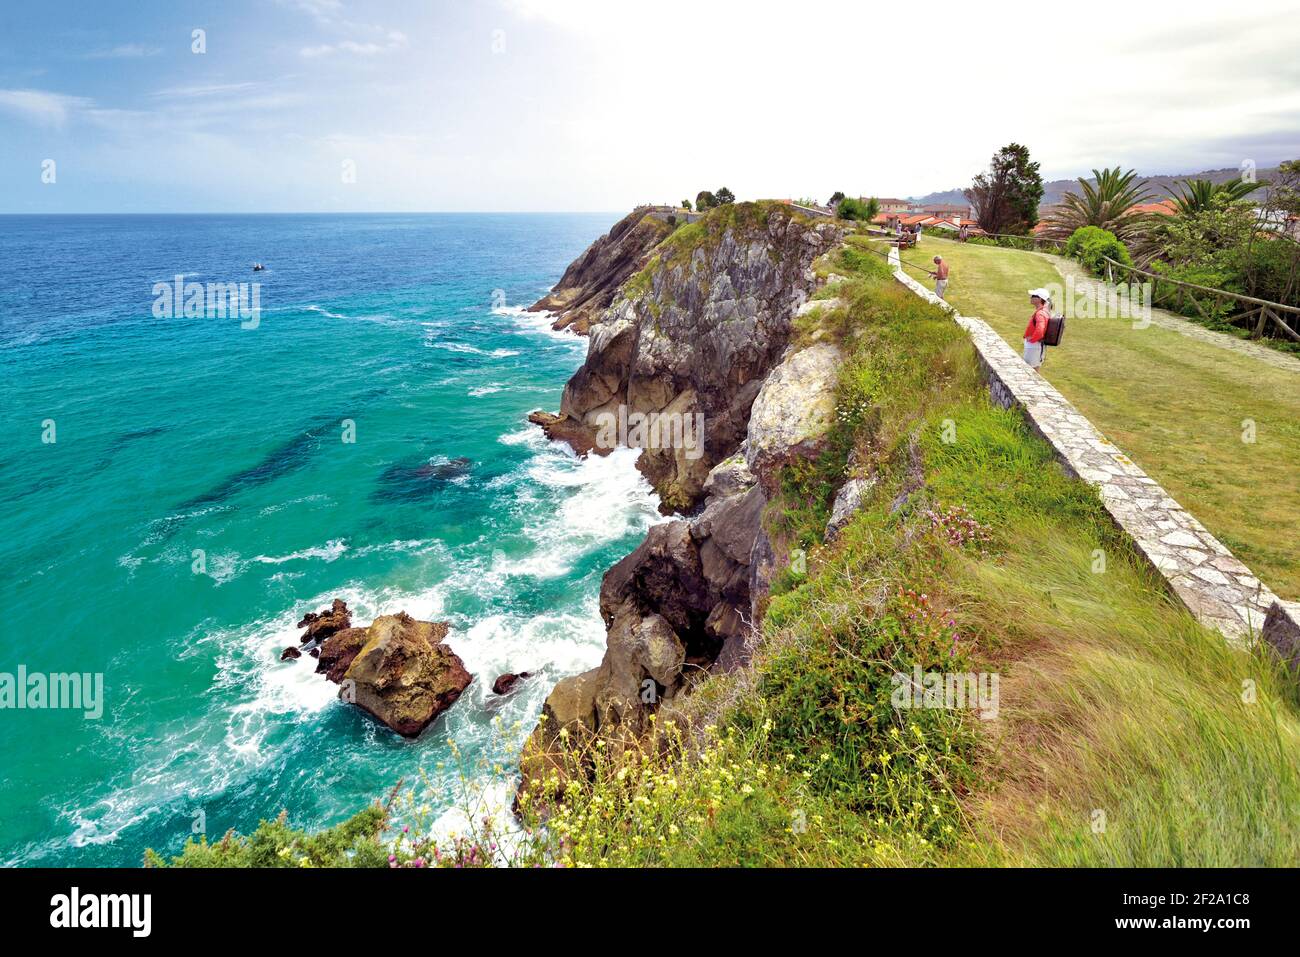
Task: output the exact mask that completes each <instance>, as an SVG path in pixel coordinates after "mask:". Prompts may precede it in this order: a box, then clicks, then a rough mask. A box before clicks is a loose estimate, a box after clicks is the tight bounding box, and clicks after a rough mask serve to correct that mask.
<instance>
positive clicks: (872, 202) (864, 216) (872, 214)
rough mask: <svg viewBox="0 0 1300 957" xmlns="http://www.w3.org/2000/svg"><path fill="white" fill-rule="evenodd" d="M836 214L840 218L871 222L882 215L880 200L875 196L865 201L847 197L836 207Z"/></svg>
mask: <svg viewBox="0 0 1300 957" xmlns="http://www.w3.org/2000/svg"><path fill="white" fill-rule="evenodd" d="M835 215H836V216H838V217H839V218H840V219H849V220H854V221H855V222H863V223H869V222H871V221H872V220H873V219H875V218H876V217H877V216H879V215H880V201H879V200H878V199H876V197H874V196H873V197H871V198H870V199H868V200H865V201H863V200H860V199H853V198H851V197H849V198H845V199H842V200H840V203H839V205H838V206H836V207H835Z"/></svg>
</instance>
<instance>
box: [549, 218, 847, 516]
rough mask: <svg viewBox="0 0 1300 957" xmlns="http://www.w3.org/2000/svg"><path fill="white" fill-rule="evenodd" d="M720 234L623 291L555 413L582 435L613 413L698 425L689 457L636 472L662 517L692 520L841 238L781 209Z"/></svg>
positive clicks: (660, 452) (662, 259) (668, 456)
mask: <svg viewBox="0 0 1300 957" xmlns="http://www.w3.org/2000/svg"><path fill="white" fill-rule="evenodd" d="M702 222H703V223H704V224H705V225H707V224H708V219H705V220H703V221H702ZM718 228H720V229H721V232H720V233H719V234H717V235H709V236H708V237H707V238H705V239H703V240H701V241H700V242H699V243H698V244H697V245H696V246H695V247H694V248H693V249H692V250H690V251H689V255H686V254H685V251H681V250H675V249H674V248H673V247H672V245H671V243H665V245H664V246H663V247H661V248H660V250H659V251H658V253H657V255H656V256H655V257H652V258H651V260H650V264H649V265H648V266H647V267H646V268H647V270H648V272H647V273H646V274H645V276H646V277H647V279H646V281H638V282H637V283H634V284H631V286H630V287H629V286H624V287H623V289H622V291H621V292H620V295H619V297H617V298H615V300H614V301H613V303H612V304H611V305H610V307H609V308H608V309H606V310H605V311H604V312H603V313H602V314H601V316H600V317H599V321H598V322H597V323H596V324H594V325H593V326H592V328H591V345H590V347H589V348H588V352H587V359H586V362H585V363H584V365H583V367H582V368H581V369H580V370H579V371H578V372H577V373H576V374H575V375H574V376H573V378H572V379H571V380H570V381H569V384H568V386H567V387H566V388H565V391H564V399H563V402H562V404H561V414H562V415H563V416H565V417H567V418H570V419H573V420H576V421H577V422H580V423H583V424H585V425H587V426H588V427H589V428H595V427H596V426H597V424H598V422H599V420H600V419H601V417H602V416H603V415H606V414H617V412H618V410H619V408H620V406H622V407H625V409H626V412H627V413H628V414H629V415H630V414H633V413H641V414H650V413H676V414H680V415H683V416H694V415H697V414H698V415H702V416H703V441H702V443H701V445H702V447H701V448H699V449H697V450H694V451H695V454H683V450H682V449H679V448H647V449H646V450H645V451H644V452H643V453H642V455H641V458H640V460H639V462H638V468H640V469H641V471H642V472H643V473H644V474H645V475H646V477H647V478H648V479H649V480H650V482H651V484H653V485H654V486H655V488H656V490H657V491H658V492H659V495H660V498H661V499H662V500H663V503H664V505H663V510H664V512H665V513H671V512H673V511H682V512H689V511H690V510H691V509H693V508H694V507H695V506H696V505H697V504H698V503H699V502H700V500H701V499H702V498H703V496H704V482H705V480H706V479H707V478H708V475H709V472H710V470H711V469H712V468H713V466H715V465H716V464H717V463H718V462H720V461H721V460H722V459H723V458H725V457H727V456H728V455H731V454H732V453H733V452H734V451H735V450H736V447H737V446H738V445H739V444H740V442H741V441H742V440H743V439H744V437H745V433H746V428H747V426H748V423H749V416H750V407H751V406H752V405H753V403H754V400H755V398H756V397H757V395H758V392H759V388H760V387H761V385H762V382H763V379H764V378H765V377H766V376H767V373H768V372H769V371H770V370H771V369H772V368H773V367H774V366H775V365H776V364H777V362H778V361H779V359H780V357H781V355H782V354H783V352H784V351H785V348H786V345H787V343H788V341H789V336H790V323H791V320H792V319H793V317H794V315H795V312H796V310H797V309H798V308H799V307H800V306H801V305H802V304H803V303H804V302H805V300H806V299H807V297H808V294H809V293H810V292H811V291H812V289H813V287H814V285H815V280H814V277H813V276H812V272H811V269H810V266H811V264H812V261H813V260H814V259H815V258H816V257H817V256H818V255H820V254H822V253H823V252H826V251H827V250H829V249H831V248H833V247H834V246H835V245H836V244H837V243H838V242H839V241H840V238H841V234H842V231H841V229H840V228H839V227H836V226H835V225H833V224H831V223H825V222H824V223H817V224H812V223H809V222H807V221H805V220H802V219H799V218H795V216H794V215H793V214H792V213H791V212H789V211H788V210H785V209H783V208H776V209H772V210H770V211H768V212H767V213H766V221H765V222H764V221H763V220H762V218H761V217H759V216H758V215H757V213H756V212H755V211H753V210H750V211H741V210H738V211H737V212H736V218H735V220H734V222H733V224H732V225H728V226H726V227H725V228H724V227H718ZM602 327H604V328H602Z"/></svg>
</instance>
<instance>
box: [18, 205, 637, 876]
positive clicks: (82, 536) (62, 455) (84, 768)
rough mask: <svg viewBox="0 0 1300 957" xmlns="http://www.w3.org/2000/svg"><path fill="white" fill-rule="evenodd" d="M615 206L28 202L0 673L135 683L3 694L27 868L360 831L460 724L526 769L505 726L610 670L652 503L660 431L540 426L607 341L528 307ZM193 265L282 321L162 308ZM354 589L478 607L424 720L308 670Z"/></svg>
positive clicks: (421, 608)
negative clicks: (650, 466) (184, 207)
mask: <svg viewBox="0 0 1300 957" xmlns="http://www.w3.org/2000/svg"><path fill="white" fill-rule="evenodd" d="M616 218H617V217H616V216H614V215H590V214H546V215H495V214H483V215H457V214H427V215H302V216H298V215H276V216H218V215H212V216H62V217H0V409H3V417H2V422H0V428H2V429H3V432H2V435H0V439H2V441H0V608H3V609H4V614H5V620H6V622H7V624H8V628H7V629H6V630H7V635H6V637H5V639H4V642H3V647H0V672H7V673H11V674H12V673H15V672H16V669H17V668H18V666H19V665H24V666H26V668H27V669H28V671H29V672H81V673H92V674H93V673H102V674H103V676H104V677H103V681H104V714H103V716H102V718H100V719H98V720H94V719H88V718H86V717H85V716H84V715H83V714H82V713H80V712H74V711H66V710H64V711H58V710H39V711H37V710H21V711H20V710H0V722H3V734H0V767H3V769H4V773H3V776H2V780H0V862H3V863H28V864H36V863H40V864H82V865H134V864H137V863H139V861H140V859H141V855H142V853H143V850H144V849H145V848H146V847H153V848H155V849H157V850H159V851H162V852H164V853H176V852H178V851H179V849H180V847H181V845H182V844H183V842H184V840H185V839H186V838H187V837H188V836H190V835H191V833H192V832H193V830H194V829H195V822H196V821H201V822H202V824H203V828H204V830H205V831H206V833H207V834H208V836H209V837H214V838H215V837H219V836H220V835H221V834H222V833H224V832H225V831H226V830H227V829H229V828H236V829H239V830H241V831H248V830H250V829H251V828H253V827H254V826H255V825H256V823H257V822H258V820H259V819H261V818H267V817H274V816H275V815H276V814H278V813H279V812H280V811H281V810H282V809H285V810H287V811H288V813H289V817H290V820H291V821H292V822H293V823H294V824H297V825H302V826H307V827H317V826H322V825H325V824H329V823H333V822H337V821H339V820H342V819H343V818H345V817H346V816H348V815H349V814H350V813H352V812H354V811H356V810H358V809H360V808H361V807H363V806H364V805H365V804H366V803H368V802H369V801H371V800H372V799H374V798H376V797H378V796H381V795H382V794H383V793H384V792H385V791H386V789H388V788H390V787H391V786H392V785H393V784H395V783H396V781H397V780H398V779H399V778H405V779H406V781H407V782H408V784H409V783H410V782H411V781H413V780H416V779H417V777H418V775H419V773H420V772H421V771H423V773H425V774H428V775H429V776H430V777H431V778H432V779H434V780H435V782H438V783H441V782H444V781H446V782H450V781H451V779H452V777H453V776H454V775H455V773H456V772H455V770H454V766H453V765H450V764H448V766H446V767H443V768H439V767H438V764H439V763H440V762H444V763H445V762H447V759H448V754H449V742H450V741H452V740H454V741H455V742H456V743H457V745H458V746H459V747H460V749H461V750H462V752H464V753H465V755H466V756H467V759H468V760H470V761H473V760H474V759H475V758H476V757H479V756H485V755H486V756H489V757H490V758H492V759H495V758H496V757H497V756H498V755H497V753H496V752H497V751H499V746H498V745H497V744H495V743H493V741H492V738H493V733H492V730H491V727H490V722H491V719H492V718H493V717H497V716H499V717H501V719H502V721H503V722H504V723H505V724H506V725H511V724H513V723H514V722H522V725H523V727H524V728H525V730H526V728H527V727H528V726H530V725H531V723H532V722H533V720H534V719H535V717H536V715H537V713H538V711H539V710H540V707H541V703H542V701H543V699H544V698H545V695H546V693H547V692H548V691H549V689H550V687H551V685H552V684H553V683H554V681H555V680H556V679H557V678H559V677H562V676H563V675H566V674H571V673H574V672H576V671H579V670H582V669H583V668H586V667H590V666H591V665H593V664H594V663H596V662H598V661H599V659H600V656H601V653H602V651H603V647H604V637H603V635H604V633H603V628H602V626H601V623H600V620H599V617H598V615H597V611H596V596H597V591H598V588H599V582H600V577H601V575H602V574H603V572H604V570H605V569H606V568H607V567H608V566H609V565H610V564H611V563H612V562H614V561H616V560H617V559H618V558H619V557H621V556H622V555H623V554H625V553H627V552H628V551H630V550H631V549H632V548H633V547H635V545H636V544H637V542H638V541H639V540H640V537H641V536H642V534H643V533H644V531H645V529H646V528H647V527H648V526H649V525H650V524H651V523H653V522H654V521H656V520H657V515H656V512H655V508H654V505H655V502H654V498H653V495H652V493H651V491H650V489H649V487H648V486H647V485H646V484H645V483H644V481H643V480H641V478H640V476H639V475H638V474H637V473H636V471H635V469H634V468H633V458H632V455H633V453H630V452H628V451H626V450H623V451H620V452H618V453H615V454H614V455H612V456H610V457H609V458H606V459H599V458H593V459H591V460H587V461H580V460H578V459H576V458H574V457H573V456H572V455H571V454H569V453H568V452H567V451H565V450H563V449H561V448H558V447H555V446H552V445H550V444H549V443H546V442H545V441H544V440H543V439H542V438H541V437H540V435H539V434H538V433H537V431H536V430H535V429H533V428H531V427H530V426H529V425H528V423H527V422H526V420H525V416H526V414H527V413H528V412H529V411H530V410H532V409H535V408H549V409H554V408H556V407H558V404H559V398H560V392H561V390H562V387H563V384H564V382H565V381H566V379H567V378H568V376H569V375H570V374H571V373H572V372H573V370H574V369H575V368H576V367H577V366H578V365H579V364H580V362H581V360H582V356H583V355H584V353H585V340H583V339H580V338H577V337H575V336H569V335H565V334H557V333H553V332H551V331H550V330H549V328H548V325H547V322H546V320H545V318H544V317H541V316H538V315H535V314H528V313H525V312H524V311H523V310H522V309H521V308H520V307H521V306H524V305H527V304H529V303H531V302H532V301H534V300H535V299H536V298H537V297H538V296H540V295H541V294H543V293H544V292H545V291H546V290H547V289H548V288H549V287H550V286H551V285H552V284H553V283H554V282H555V281H556V280H557V279H558V278H559V276H560V274H561V272H562V271H563V269H564V267H565V266H566V265H567V264H568V263H569V262H570V261H571V260H572V259H573V258H574V257H575V256H576V255H577V254H578V253H579V252H581V251H582V249H583V248H585V247H586V245H587V244H588V243H590V242H591V241H592V240H593V239H595V238H596V237H597V236H598V235H599V234H600V233H602V232H604V231H605V230H606V229H608V227H609V226H610V225H611V224H612V223H613V222H614V220H615V219H616ZM253 262H262V263H265V264H266V266H267V268H266V269H265V270H264V271H261V272H257V273H254V272H252V271H251V264H252V263H253ZM177 275H182V276H184V277H185V281H186V282H198V283H209V282H213V283H215V282H221V283H226V282H250V283H251V282H258V283H260V289H259V298H260V304H261V315H260V322H259V324H258V325H257V328H255V329H254V328H241V323H240V320H239V319H238V318H230V317H227V318H218V317H191V318H185V317H183V316H182V317H173V318H156V317H155V316H154V314H153V307H154V303H155V298H156V296H155V284H156V283H159V282H172V281H173V277H175V276H177ZM496 290H500V292H496V293H495V296H496V298H495V300H494V291H496ZM348 423H351V425H352V430H353V432H354V436H355V441H354V442H347V441H344V439H345V437H346V434H347V426H348ZM51 437H53V439H54V441H53V442H50V441H43V439H49V438H51ZM460 459H468V464H467V465H460V464H456V463H457V460H460ZM426 466H432V467H431V468H428V467H426ZM200 556H201V561H200V560H199V557H200ZM196 567H197V568H198V569H199V570H198V571H196V570H195V569H196ZM336 596H338V597H342V598H344V599H346V600H347V601H348V603H349V605H350V607H351V608H352V610H353V613H354V622H356V623H368V622H369V621H370V619H371V618H373V617H374V616H375V615H378V614H384V613H390V612H396V611H400V610H406V611H408V612H410V613H411V614H413V615H415V616H417V617H421V618H432V619H446V620H448V621H450V622H451V623H452V626H453V630H452V632H451V635H450V637H449V643H450V644H451V646H452V648H453V649H454V650H455V651H456V652H457V653H458V654H460V655H461V657H462V658H463V659H464V661H465V663H466V666H467V667H468V668H469V670H470V671H471V672H472V673H473V674H474V675H475V676H476V680H475V682H474V684H473V685H472V686H471V689H470V690H469V691H467V692H466V694H465V695H464V697H462V699H461V700H460V701H459V702H458V703H457V704H456V705H455V706H454V707H453V708H452V709H451V710H450V711H449V712H448V713H447V714H445V715H444V716H443V717H441V718H439V720H438V721H437V722H436V723H435V724H434V725H432V726H431V727H430V728H428V729H427V730H426V731H425V733H424V734H423V735H422V736H421V737H420V738H419V739H418V740H416V741H407V740H403V739H400V738H398V737H397V736H395V735H393V734H391V733H390V732H388V731H387V730H386V729H384V728H382V727H380V726H378V725H376V724H375V722H374V721H372V720H371V719H370V718H368V717H367V716H366V715H364V714H363V713H361V712H360V711H359V710H358V709H355V708H352V707H350V706H348V705H345V704H343V703H341V702H338V701H337V700H336V699H335V693H336V691H337V688H336V686H333V685H331V684H329V683H328V682H326V681H325V680H324V678H323V677H321V676H318V675H315V674H313V673H312V668H313V666H314V661H313V660H312V659H310V658H307V657H304V658H303V659H301V660H300V661H298V662H292V663H284V664H282V663H280V662H279V660H278V658H279V652H280V650H281V649H282V648H284V647H286V646H287V645H291V644H296V641H297V634H298V631H297V629H296V628H295V627H294V625H295V623H296V622H297V621H298V619H299V618H300V617H301V616H302V615H303V613H304V612H306V611H309V610H319V609H320V608H322V607H324V606H326V605H328V603H329V600H330V599H331V598H333V597H336ZM520 670H529V671H535V672H540V676H539V677H538V678H537V679H536V680H533V681H531V682H528V683H526V684H525V685H523V686H522V690H521V691H520V692H519V693H518V694H516V695H513V696H511V697H510V698H508V699H506V700H505V701H504V702H502V701H499V700H494V699H493V696H492V695H491V693H490V688H489V685H490V684H491V681H492V679H493V678H494V677H495V676H496V675H497V674H499V673H501V672H503V671H520ZM434 810H435V812H437V811H438V810H439V809H438V808H435V809H434Z"/></svg>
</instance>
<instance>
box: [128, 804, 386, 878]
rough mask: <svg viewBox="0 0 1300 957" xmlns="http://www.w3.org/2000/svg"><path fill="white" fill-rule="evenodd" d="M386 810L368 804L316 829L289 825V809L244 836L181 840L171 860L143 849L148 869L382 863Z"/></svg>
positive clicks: (383, 860)
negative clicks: (340, 822) (319, 829)
mask: <svg viewBox="0 0 1300 957" xmlns="http://www.w3.org/2000/svg"><path fill="white" fill-rule="evenodd" d="M386 820H387V812H386V811H385V809H384V808H383V807H382V806H380V805H378V804H375V805H372V806H370V807H368V808H366V809H365V810H364V811H361V812H360V813H358V814H356V815H354V816H352V817H351V818H349V819H348V820H346V821H344V822H343V823H342V824H339V825H337V826H335V827H332V828H328V829H326V830H323V831H317V832H315V833H311V832H307V831H302V830H298V829H296V828H293V827H290V826H289V818H288V814H287V813H282V814H281V815H280V816H279V817H277V818H276V819H275V820H273V821H263V822H262V823H261V824H259V825H258V826H257V830H255V831H254V832H253V833H252V834H250V835H248V836H247V837H245V836H241V835H239V834H236V833H235V832H234V831H231V832H229V833H227V834H226V835H225V836H224V837H222V838H221V839H220V840H219V841H215V842H209V841H208V839H207V838H206V837H200V838H199V839H198V840H197V841H196V840H193V839H190V840H187V841H186V842H185V846H184V848H182V850H181V853H180V854H179V855H176V856H175V857H172V858H171V859H170V860H168V859H167V858H165V857H163V855H161V854H159V853H158V852H157V851H154V850H152V849H150V850H147V851H145V856H144V863H145V866H146V867H381V866H383V865H384V864H385V863H386V862H387V860H388V848H387V846H386V844H384V843H383V830H384V825H385V822H386Z"/></svg>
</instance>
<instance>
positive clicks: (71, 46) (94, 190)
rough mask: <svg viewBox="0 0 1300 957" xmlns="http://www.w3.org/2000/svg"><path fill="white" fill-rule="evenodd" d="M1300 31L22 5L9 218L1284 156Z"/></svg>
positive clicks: (749, 8) (1252, 18) (898, 10)
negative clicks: (1010, 157) (1022, 161)
mask: <svg viewBox="0 0 1300 957" xmlns="http://www.w3.org/2000/svg"><path fill="white" fill-rule="evenodd" d="M195 31H201V32H200V33H196V32H195ZM1298 49H1300V3H1297V2H1296V0H1290V2H1278V0H1255V2H1253V3H1251V4H1250V5H1249V6H1247V7H1242V8H1234V7H1232V6H1230V5H1225V4H1222V3H1221V2H1219V3H1215V4H1209V3H1204V4H1202V3H1199V2H1192V3H1180V4H1167V3H1142V2H1138V0H1126V2H1110V0H1095V2H1089V3H1075V4H1068V5H1066V4H1044V3H1042V2H1041V0H1040V2H1034V3H1016V2H1010V3H1004V2H998V3H970V2H969V0H966V2H959V3H948V2H946V0H931V2H929V3H926V4H924V5H921V6H918V5H916V4H911V3H894V4H881V3H869V2H864V0H855V2H852V3H838V2H829V0H798V2H784V3H774V2H766V0H748V2H744V3H730V2H720V0H649V2H638V3H630V2H625V0H372V2H364V0H221V2H216V0H212V2H206V3H200V2H187V0H157V2H155V0H41V2H36V3H27V2H22V3H20V2H17V0H5V2H4V3H3V4H2V5H0V212H6V213H41V212H258V211H266V212H292V211H311V212H318V211H319V212H331V211H426V210H430V211H432V210H447V211H469V210H485V211H486V210H500V211H541V210H599V211H618V210H624V209H627V208H630V207H631V206H634V205H636V204H637V203H643V202H675V201H678V200H680V199H682V198H684V197H694V196H695V194H696V193H697V192H698V191H699V190H701V189H711V190H716V189H717V188H718V187H720V186H724V185H725V186H727V187H728V188H730V189H731V190H732V191H733V192H734V193H735V194H736V195H737V197H738V198H740V199H754V198H762V197H768V198H781V197H792V198H799V197H805V196H807V197H814V198H818V199H822V200H825V199H826V198H827V197H828V196H829V195H830V193H831V192H833V191H835V190H842V191H844V192H845V193H848V194H850V195H855V194H856V195H875V196H919V195H922V194H924V193H928V192H930V191H933V190H943V189H950V188H953V187H961V186H965V185H968V184H969V183H970V180H971V178H972V176H973V175H974V174H975V173H977V172H979V171H980V170H981V169H982V168H984V167H985V166H987V164H988V161H989V158H990V156H991V155H992V154H993V153H994V152H995V151H996V150H997V149H998V148H999V147H1001V146H1003V145H1005V144H1007V143H1009V142H1019V143H1024V144H1026V145H1027V146H1028V147H1029V149H1030V151H1031V154H1032V156H1033V158H1034V159H1036V160H1038V161H1039V162H1040V163H1041V164H1042V172H1043V175H1044V178H1045V179H1056V178H1065V177H1074V176H1078V175H1087V174H1088V172H1089V170H1091V169H1092V168H1094V167H1100V166H1113V165H1122V166H1124V167H1125V168H1130V167H1132V168H1136V169H1137V170H1138V171H1139V172H1141V173H1145V174H1156V173H1180V172H1190V171H1195V170H1202V169H1211V168H1220V167H1238V166H1240V165H1241V164H1243V163H1244V162H1247V161H1249V162H1252V163H1254V164H1256V165H1257V166H1259V167H1261V168H1263V167H1267V166H1271V165H1274V164H1276V163H1277V162H1279V161H1280V160H1283V159H1291V158H1297V157H1300V55H1297V52H1296V51H1297V50H1298Z"/></svg>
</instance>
